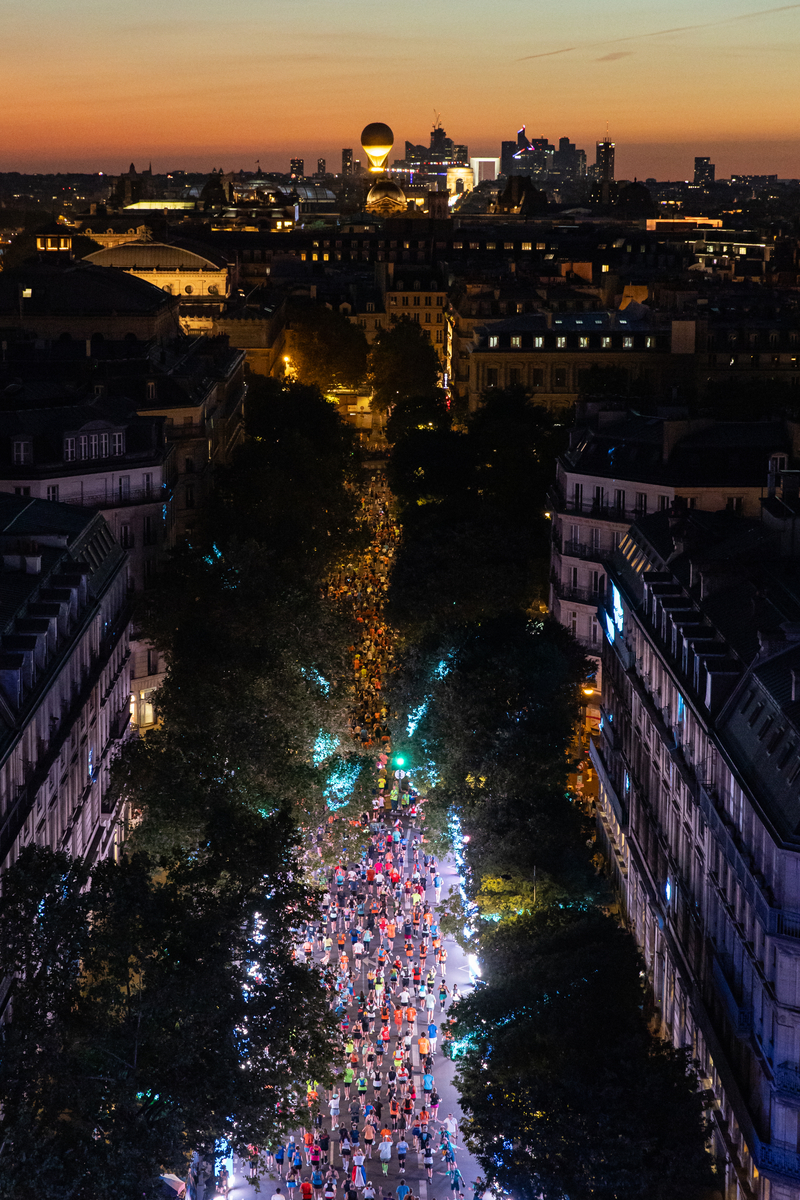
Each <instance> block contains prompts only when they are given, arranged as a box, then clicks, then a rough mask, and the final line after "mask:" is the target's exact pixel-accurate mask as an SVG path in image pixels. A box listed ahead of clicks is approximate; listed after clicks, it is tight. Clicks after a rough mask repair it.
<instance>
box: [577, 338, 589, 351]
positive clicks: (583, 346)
mask: <svg viewBox="0 0 800 1200" xmlns="http://www.w3.org/2000/svg"><path fill="white" fill-rule="evenodd" d="M579 342H580V347H581V350H588V349H589V339H588V337H582V338H580V339H579Z"/></svg>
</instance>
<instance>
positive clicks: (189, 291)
mask: <svg viewBox="0 0 800 1200" xmlns="http://www.w3.org/2000/svg"><path fill="white" fill-rule="evenodd" d="M316 257H317V256H316V254H315V255H314V258H316ZM183 290H184V292H185V293H186V295H187V296H191V295H192V293H193V292H194V288H193V287H192V285H191V284H190V283H187V285H186V287H185V288H184V289H183Z"/></svg>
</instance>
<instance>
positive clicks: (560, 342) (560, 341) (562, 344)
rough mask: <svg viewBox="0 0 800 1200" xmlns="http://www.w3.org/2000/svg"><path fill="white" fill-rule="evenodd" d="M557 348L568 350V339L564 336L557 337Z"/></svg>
mask: <svg viewBox="0 0 800 1200" xmlns="http://www.w3.org/2000/svg"><path fill="white" fill-rule="evenodd" d="M556 347H557V348H558V349H559V350H566V348H567V339H566V338H565V337H563V336H562V337H557V338H556Z"/></svg>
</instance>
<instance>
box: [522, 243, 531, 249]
mask: <svg viewBox="0 0 800 1200" xmlns="http://www.w3.org/2000/svg"><path fill="white" fill-rule="evenodd" d="M532 246H533V243H532V242H523V243H522V249H523V250H530V249H532Z"/></svg>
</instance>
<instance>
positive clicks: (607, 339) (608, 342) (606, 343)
mask: <svg viewBox="0 0 800 1200" xmlns="http://www.w3.org/2000/svg"><path fill="white" fill-rule="evenodd" d="M601 345H602V347H603V349H604V350H610V349H611V338H610V337H604V338H603V339H602V342H601Z"/></svg>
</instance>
